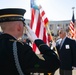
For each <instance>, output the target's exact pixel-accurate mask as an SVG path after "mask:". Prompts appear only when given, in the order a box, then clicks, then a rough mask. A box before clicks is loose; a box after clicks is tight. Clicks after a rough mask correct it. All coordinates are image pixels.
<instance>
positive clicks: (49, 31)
mask: <svg viewBox="0 0 76 75" xmlns="http://www.w3.org/2000/svg"><path fill="white" fill-rule="evenodd" d="M46 27H47V31H48V33H49V34H50V36H51V37H52V42H55V41H54V39H53V36H52V34H51V30H50V29H49V27H48V25H47V26H46ZM54 48H55V51H56V54H57V55H58V51H57V48H56V47H54ZM58 57H59V55H58Z"/></svg>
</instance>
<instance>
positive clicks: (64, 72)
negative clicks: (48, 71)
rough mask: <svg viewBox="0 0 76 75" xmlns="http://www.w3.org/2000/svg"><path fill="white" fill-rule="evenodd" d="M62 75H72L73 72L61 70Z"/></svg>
mask: <svg viewBox="0 0 76 75" xmlns="http://www.w3.org/2000/svg"><path fill="white" fill-rule="evenodd" d="M59 73H60V75H72V70H62V69H60V70H59Z"/></svg>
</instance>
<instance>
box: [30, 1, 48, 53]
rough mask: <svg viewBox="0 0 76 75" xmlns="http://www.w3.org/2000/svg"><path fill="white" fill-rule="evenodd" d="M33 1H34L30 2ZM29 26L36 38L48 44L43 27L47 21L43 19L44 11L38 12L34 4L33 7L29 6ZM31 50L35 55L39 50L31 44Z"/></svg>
mask: <svg viewBox="0 0 76 75" xmlns="http://www.w3.org/2000/svg"><path fill="white" fill-rule="evenodd" d="M32 1H34V0H32ZM31 6H32V7H31V24H30V27H31V28H32V30H33V31H34V32H35V34H36V35H37V37H38V38H40V39H42V40H43V41H44V42H45V43H46V44H47V43H48V36H47V32H46V27H45V25H46V24H47V23H48V20H47V19H46V18H43V16H44V14H45V13H44V14H43V12H44V11H41V12H40V9H39V7H37V6H36V5H35V4H34V2H33V5H31ZM33 50H34V52H35V53H37V54H39V53H40V52H39V50H38V49H37V47H36V45H35V44H33Z"/></svg>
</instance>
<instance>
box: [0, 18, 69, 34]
mask: <svg viewBox="0 0 76 75" xmlns="http://www.w3.org/2000/svg"><path fill="white" fill-rule="evenodd" d="M25 23H26V25H30V20H29V19H26V20H25ZM69 24H70V20H65V21H50V22H49V24H48V26H49V29H50V31H51V32H52V33H53V34H54V35H57V31H58V30H59V28H65V29H67V28H68V26H69ZM0 31H2V30H1V28H0Z"/></svg>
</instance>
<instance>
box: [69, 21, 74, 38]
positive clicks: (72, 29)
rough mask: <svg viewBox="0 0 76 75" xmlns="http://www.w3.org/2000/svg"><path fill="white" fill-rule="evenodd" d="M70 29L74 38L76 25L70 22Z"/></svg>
mask: <svg viewBox="0 0 76 75" xmlns="http://www.w3.org/2000/svg"><path fill="white" fill-rule="evenodd" d="M69 29H70V33H71V36H72V37H73V36H74V23H73V21H71V22H70V25H69Z"/></svg>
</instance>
